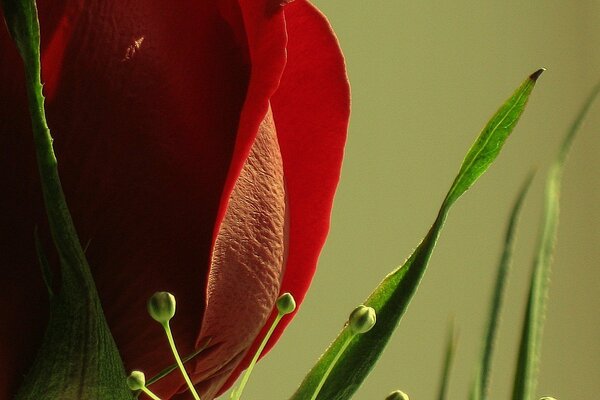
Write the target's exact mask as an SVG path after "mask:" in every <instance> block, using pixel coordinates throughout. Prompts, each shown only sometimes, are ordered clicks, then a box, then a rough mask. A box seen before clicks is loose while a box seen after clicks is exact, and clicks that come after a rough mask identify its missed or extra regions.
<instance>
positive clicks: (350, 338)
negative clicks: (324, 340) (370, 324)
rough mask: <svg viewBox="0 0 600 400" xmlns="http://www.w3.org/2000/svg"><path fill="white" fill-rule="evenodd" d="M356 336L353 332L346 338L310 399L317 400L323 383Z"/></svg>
mask: <svg viewBox="0 0 600 400" xmlns="http://www.w3.org/2000/svg"><path fill="white" fill-rule="evenodd" d="M355 336H356V334H352V333H351V334H350V336H348V338H347V339H346V341H345V342H344V344H343V345H342V347H341V348H340V351H338V353H337V354H336V355H335V357H334V358H333V361H332V362H331V363H330V364H329V366H328V367H327V370H326V371H325V373H324V374H323V376H322V377H321V381H320V382H319V385H318V386H317V388H316V389H315V392H314V393H313V395H312V397H311V398H310V400H316V398H317V396H318V395H319V392H320V391H321V389H322V388H323V385H324V384H325V381H326V380H327V377H328V376H329V374H330V373H331V370H333V367H335V365H336V364H337V362H338V360H339V359H340V357H341V356H342V354H344V351H346V347H348V345H349V344H350V342H351V341H352V339H354V337H355Z"/></svg>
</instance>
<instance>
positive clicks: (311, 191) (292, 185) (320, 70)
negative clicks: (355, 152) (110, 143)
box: [221, 0, 350, 392]
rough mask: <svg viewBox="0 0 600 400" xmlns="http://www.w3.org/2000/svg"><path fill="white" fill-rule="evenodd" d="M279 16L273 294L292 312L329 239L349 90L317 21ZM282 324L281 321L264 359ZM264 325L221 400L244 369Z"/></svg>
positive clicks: (310, 16) (301, 7)
mask: <svg viewBox="0 0 600 400" xmlns="http://www.w3.org/2000/svg"><path fill="white" fill-rule="evenodd" d="M284 10H285V11H284V12H285V19H286V29H287V33H288V43H287V64H286V68H285V71H284V74H283V76H282V78H281V83H280V86H279V88H278V90H277V92H276V93H275V94H274V96H273V98H272V99H271V102H272V107H273V118H274V119H275V125H276V127H277V135H278V139H279V144H280V146H281V153H282V157H283V166H284V175H285V182H286V194H287V196H288V207H289V213H290V217H289V218H290V231H289V248H288V258H287V262H286V269H285V275H284V279H283V282H282V286H281V292H282V293H283V292H290V293H292V294H293V295H294V297H295V298H296V302H297V303H298V304H300V303H301V302H302V300H303V299H304V296H305V294H306V291H307V289H308V286H309V285H310V282H311V280H312V277H313V275H314V272H315V268H316V265H317V258H318V256H319V254H320V252H321V248H322V246H323V244H324V242H325V237H326V235H327V232H328V231H329V222H330V215H331V207H332V202H333V196H334V192H335V189H336V187H337V184H338V181H339V175H340V168H341V163H342V157H343V151H344V144H345V141H346V132H347V128H348V119H349V115H350V90H349V85H348V80H347V76H346V72H345V65H344V59H343V56H342V53H341V50H340V48H339V44H338V42H337V39H336V38H335V36H334V34H333V32H332V30H331V27H330V25H329V23H328V22H327V20H326V18H325V17H324V16H323V14H321V13H320V12H319V11H318V10H317V9H316V8H315V7H314V6H312V5H311V4H310V3H308V2H306V1H303V0H297V1H295V2H292V3H290V4H289V5H286V6H285V7H284ZM273 318H274V315H272V316H271V319H270V321H272V319H273ZM290 319H291V318H290V317H285V318H284V319H283V321H282V323H281V324H280V326H279V327H278V329H277V330H276V331H275V333H274V335H273V336H272V338H271V340H270V341H269V344H268V345H267V348H266V351H268V350H269V349H270V348H271V347H272V346H273V345H274V343H275V342H276V341H277V339H278V338H279V336H280V335H281V333H282V332H283V330H284V328H285V326H286V325H287V323H289V321H290ZM270 321H269V323H267V324H266V325H265V327H264V328H263V330H262V332H261V334H260V335H259V336H258V337H257V338H256V340H255V342H254V344H253V346H252V348H251V349H250V350H249V351H248V353H247V355H246V357H245V358H244V360H243V361H242V362H241V363H240V365H239V366H238V367H237V368H236V370H235V371H234V372H233V373H232V374H231V376H230V377H229V379H228V380H227V383H226V384H225V385H224V386H223V388H222V390H221V392H222V391H224V390H225V389H227V388H228V387H229V386H231V384H232V383H233V382H234V381H235V379H236V378H237V376H239V374H240V373H241V371H242V370H243V369H245V368H246V366H247V365H248V363H249V362H250V359H251V358H252V356H253V354H254V352H255V351H256V348H257V347H258V345H259V344H260V342H261V341H262V338H263V337H264V334H265V333H266V330H267V329H268V326H269V324H270ZM266 351H265V352H266Z"/></svg>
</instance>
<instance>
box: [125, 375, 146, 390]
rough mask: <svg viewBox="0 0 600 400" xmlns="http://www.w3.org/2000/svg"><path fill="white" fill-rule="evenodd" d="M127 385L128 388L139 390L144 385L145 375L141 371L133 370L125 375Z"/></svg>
mask: <svg viewBox="0 0 600 400" xmlns="http://www.w3.org/2000/svg"><path fill="white" fill-rule="evenodd" d="M127 386H128V387H129V389H130V390H140V389H141V388H143V387H145V386H146V375H144V373H143V372H142V371H133V372H132V373H131V374H129V376H128V377H127Z"/></svg>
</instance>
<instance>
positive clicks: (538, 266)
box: [513, 83, 600, 400]
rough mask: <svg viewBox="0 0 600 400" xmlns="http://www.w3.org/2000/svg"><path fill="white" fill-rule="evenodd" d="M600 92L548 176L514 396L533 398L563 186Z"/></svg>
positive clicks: (597, 90)
mask: <svg viewBox="0 0 600 400" xmlns="http://www.w3.org/2000/svg"><path fill="white" fill-rule="evenodd" d="M599 93H600V83H599V84H597V85H596V86H595V87H594V89H593V90H592V92H591V94H590V96H589V97H588V98H587V100H586V102H585V103H584V105H583V107H582V108H581V111H580V112H579V114H578V115H577V118H575V121H573V124H572V125H571V128H570V129H569V131H568V132H567V135H566V136H565V138H564V140H563V142H562V144H561V147H560V149H559V152H558V155H557V157H556V159H555V160H554V163H553V164H552V166H551V167H550V172H549V173H548V178H547V180H546V190H545V195H544V211H543V214H542V223H541V229H540V233H539V237H538V243H537V245H536V256H535V259H534V261H533V272H532V275H531V283H530V287H529V297H528V302H527V308H526V311H525V319H524V322H523V331H522V334H521V344H520V347H519V357H518V361H517V369H516V373H515V379H514V387H513V400H531V399H533V395H534V392H535V388H536V384H537V373H538V369H539V357H540V352H541V337H542V331H543V326H544V318H545V313H546V299H547V297H548V287H549V277H550V266H551V263H552V256H553V253H554V246H555V243H556V233H557V228H558V216H559V200H560V187H561V180H562V175H563V170H564V165H565V161H566V159H567V155H568V153H569V149H570V148H571V146H572V144H573V140H574V139H575V136H576V134H577V132H578V131H579V130H580V127H581V124H582V122H583V120H584V118H585V116H586V115H587V113H588V112H589V110H590V107H591V106H592V103H593V102H594V100H595V99H596V98H597V97H598V94H599Z"/></svg>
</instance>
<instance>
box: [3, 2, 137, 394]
mask: <svg viewBox="0 0 600 400" xmlns="http://www.w3.org/2000/svg"><path fill="white" fill-rule="evenodd" d="M0 5H1V6H2V9H3V14H4V16H5V20H6V24H7V26H8V28H9V31H10V34H11V37H12V38H13V40H14V41H15V43H16V45H17V48H18V50H19V53H20V54H21V57H22V59H23V62H24V65H25V76H26V83H27V97H28V100H29V112H30V114H31V121H32V125H33V136H34V141H35V147H36V149H35V150H36V155H37V162H38V170H39V173H40V177H41V182H42V193H43V195H44V203H45V205H46V212H47V215H48V222H49V225H50V230H51V233H52V238H53V241H54V245H55V246H56V249H57V251H58V255H59V258H60V264H61V285H60V286H61V289H60V291H59V292H58V293H52V292H51V293H52V295H51V297H50V319H49V322H48V326H47V328H46V332H45V335H44V339H43V342H42V345H41V348H40V349H39V350H38V353H37V356H36V359H35V361H34V364H33V365H32V366H31V369H30V370H29V372H28V374H27V376H26V377H25V380H24V383H23V385H22V386H21V388H20V389H19V392H18V394H17V400H34V399H35V400H38V399H62V400H87V399H90V400H92V399H94V400H96V399H100V400H104V399H106V400H108V399H110V400H129V399H131V398H132V394H131V392H130V391H129V389H128V388H127V386H126V384H125V379H126V376H125V371H124V369H123V364H122V362H121V359H120V357H119V353H118V351H117V347H116V345H115V342H114V340H113V337H112V335H111V333H110V331H109V329H108V325H107V323H106V320H105V318H104V313H103V311H102V307H101V306H100V300H99V298H98V294H97V292H96V287H95V284H94V281H93V278H92V275H91V273H90V270H89V266H88V264H87V260H86V259H85V256H84V253H83V250H82V248H81V245H80V243H79V239H78V237H77V233H76V231H75V227H74V225H73V221H72V220H71V215H70V213H69V209H68V207H67V203H66V200H65V196H64V194H63V191H62V187H61V184H60V179H59V176H58V169H57V161H56V157H55V155H54V150H53V148H52V137H51V135H50V130H49V129H48V126H47V124H46V117H45V112H44V97H43V95H42V82H41V78H40V30H39V23H38V17H37V10H36V5H35V1H34V0H0ZM32 150H33V149H32ZM38 254H39V257H40V262H41V263H42V268H43V271H44V272H43V273H44V278H45V279H46V281H47V284H48V287H49V289H50V290H51V288H52V286H51V283H50V282H49V280H48V279H49V277H50V275H49V268H48V265H47V261H46V260H45V258H44V257H43V255H42V254H43V253H42V251H41V247H40V246H38Z"/></svg>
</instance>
